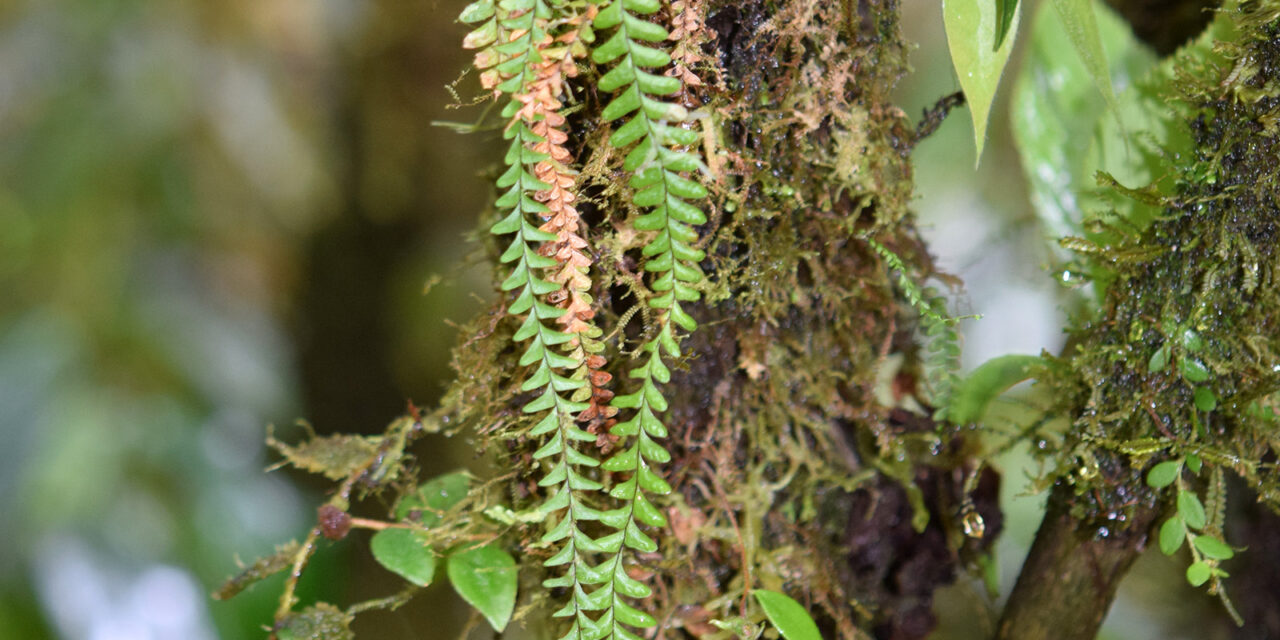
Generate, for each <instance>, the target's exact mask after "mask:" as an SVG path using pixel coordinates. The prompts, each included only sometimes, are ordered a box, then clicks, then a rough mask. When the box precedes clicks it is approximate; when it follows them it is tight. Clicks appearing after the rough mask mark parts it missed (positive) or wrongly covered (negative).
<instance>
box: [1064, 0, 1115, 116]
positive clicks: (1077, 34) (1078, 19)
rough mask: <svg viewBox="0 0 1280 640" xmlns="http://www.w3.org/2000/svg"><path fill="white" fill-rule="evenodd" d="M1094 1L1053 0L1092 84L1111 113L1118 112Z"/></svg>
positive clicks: (1068, 37)
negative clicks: (1094, 10)
mask: <svg viewBox="0 0 1280 640" xmlns="http://www.w3.org/2000/svg"><path fill="white" fill-rule="evenodd" d="M1093 2H1094V0H1053V8H1054V10H1055V11H1056V12H1057V14H1058V20H1059V21H1061V24H1062V28H1063V30H1065V31H1066V33H1067V39H1068V40H1070V41H1071V46H1073V47H1075V50H1076V53H1077V54H1079V56H1080V60H1081V62H1084V66H1085V69H1086V70H1088V72H1089V77H1090V78H1092V79H1093V84H1094V85H1095V86H1097V87H1098V91H1099V92H1100V93H1102V98H1103V99H1104V100H1106V102H1107V105H1108V106H1109V107H1110V108H1111V110H1112V111H1115V110H1116V94H1115V91H1113V90H1112V89H1111V71H1110V67H1109V66H1108V64H1107V52H1106V51H1104V50H1103V49H1102V37H1101V36H1100V35H1099V33H1098V19H1097V17H1096V16H1095V15H1094V12H1093Z"/></svg>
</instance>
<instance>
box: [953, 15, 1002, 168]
mask: <svg viewBox="0 0 1280 640" xmlns="http://www.w3.org/2000/svg"><path fill="white" fill-rule="evenodd" d="M1021 9H1022V7H1015V8H1014V11H1013V17H1012V18H1011V22H1010V24H1009V27H1008V31H1009V32H1014V31H1016V30H1017V28H1018V17H1019V14H1021V12H1022V11H1021ZM996 14H997V11H996V6H995V3H993V2H991V1H990V0H943V2H942V18H943V23H944V25H945V27H946V30H947V47H948V48H949V49H950V50H951V64H952V65H953V66H954V67H955V70H956V75H957V76H958V77H959V79H960V87H961V88H962V89H964V96H965V101H966V102H967V103H968V104H969V115H970V116H971V117H972V119H973V139H974V143H975V144H976V145H977V157H976V158H975V159H974V164H975V165H976V164H977V161H978V158H981V157H982V146H983V143H984V142H985V141H986V137H987V118H988V116H989V115H990V112H991V102H992V100H993V99H995V95H996V87H997V86H998V85H999V84H1000V75H1001V74H1002V73H1003V72H1004V66H1005V63H1006V62H1008V61H1009V53H1010V52H1011V51H1013V38H1005V40H1004V43H1003V44H1001V45H1000V48H998V49H997V48H996V47H995V43H996V33H997V31H998V29H999V18H998V16H997V15H996Z"/></svg>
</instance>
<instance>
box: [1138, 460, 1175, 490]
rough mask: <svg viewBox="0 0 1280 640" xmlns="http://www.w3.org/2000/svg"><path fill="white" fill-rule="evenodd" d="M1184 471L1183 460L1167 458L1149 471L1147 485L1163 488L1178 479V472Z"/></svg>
mask: <svg viewBox="0 0 1280 640" xmlns="http://www.w3.org/2000/svg"><path fill="white" fill-rule="evenodd" d="M1180 471H1182V461H1181V460H1165V461H1164V462H1161V463H1160V464H1157V465H1156V466H1154V467H1151V471H1148V472H1147V485H1148V486H1150V487H1151V488H1152V489H1163V488H1165V487H1167V486H1169V485H1171V484H1173V481H1174V480H1177V479H1178V472H1180Z"/></svg>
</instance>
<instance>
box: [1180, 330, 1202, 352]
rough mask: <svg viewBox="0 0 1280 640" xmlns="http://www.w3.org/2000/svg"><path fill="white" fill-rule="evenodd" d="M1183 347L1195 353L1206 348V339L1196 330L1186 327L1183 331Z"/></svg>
mask: <svg viewBox="0 0 1280 640" xmlns="http://www.w3.org/2000/svg"><path fill="white" fill-rule="evenodd" d="M1182 348H1183V349H1186V350H1187V351H1190V352H1191V353H1195V352H1197V351H1199V350H1201V349H1203V348H1204V339H1203V338H1201V337H1200V334H1198V333H1196V332H1195V331H1193V330H1191V329H1185V330H1183V332H1182Z"/></svg>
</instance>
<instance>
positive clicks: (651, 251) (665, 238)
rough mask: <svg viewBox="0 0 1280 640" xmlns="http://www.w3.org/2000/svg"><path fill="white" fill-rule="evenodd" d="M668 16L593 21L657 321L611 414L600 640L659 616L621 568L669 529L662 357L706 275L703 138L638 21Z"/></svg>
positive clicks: (653, 27)
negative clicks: (625, 413)
mask: <svg viewBox="0 0 1280 640" xmlns="http://www.w3.org/2000/svg"><path fill="white" fill-rule="evenodd" d="M659 8H661V3H660V2H658V1H657V0H614V1H613V2H611V3H609V4H607V5H604V6H603V7H602V8H601V10H600V13H599V15H597V16H596V19H595V21H594V26H595V27H596V28H597V29H601V30H604V29H614V28H616V31H615V32H614V34H613V35H612V36H611V37H610V38H609V39H608V40H607V41H605V42H604V43H603V44H600V45H598V46H597V47H596V48H595V50H594V51H593V52H592V59H593V60H594V61H595V62H596V63H598V64H602V65H603V64H612V67H611V68H610V69H609V71H607V72H606V73H605V74H604V75H602V76H601V77H600V79H599V82H598V86H599V88H600V90H601V91H605V92H615V93H616V95H615V97H614V98H613V99H612V101H610V102H609V103H608V105H606V106H605V107H604V110H603V112H602V114H601V116H602V118H603V119H604V120H605V121H615V120H618V121H621V123H622V124H620V125H619V126H618V128H617V129H616V130H615V131H614V132H613V134H612V135H611V136H610V137H609V144H610V145H611V146H612V147H614V148H616V149H620V150H623V149H627V148H630V151H629V152H628V153H627V155H626V158H625V160H624V161H623V169H625V170H626V171H628V172H630V174H631V177H630V179H629V181H628V184H629V186H630V187H631V189H632V190H633V192H634V195H633V196H632V202H633V203H634V204H635V205H636V206H637V207H639V208H641V209H642V210H643V211H644V213H643V214H642V215H640V216H639V217H638V218H637V219H636V220H635V222H634V227H635V229H637V230H642V231H655V232H657V234H656V235H655V237H654V238H653V240H652V241H650V242H649V243H648V244H647V245H645V247H644V248H643V249H642V254H643V255H644V257H645V258H646V261H645V264H644V270H645V271H646V272H648V273H649V274H650V284H649V287H650V288H651V289H652V290H653V291H654V292H655V295H653V296H650V297H649V306H650V307H652V308H653V309H654V310H655V311H656V312H657V313H656V314H654V316H653V319H652V323H653V326H652V327H650V337H649V338H648V339H647V340H646V341H645V342H644V344H642V345H641V348H640V350H639V353H640V354H641V356H640V358H641V360H642V361H643V363H642V364H640V365H639V366H637V367H635V368H633V369H632V370H631V371H630V374H629V375H630V377H631V378H632V379H633V380H636V381H638V382H639V385H640V388H639V389H638V390H636V391H634V392H632V393H629V394H626V395H620V396H617V397H615V398H614V401H613V406H614V407H616V408H618V409H626V410H630V411H631V412H632V413H631V416H630V418H628V419H626V420H624V421H621V422H619V423H617V424H616V425H615V426H614V427H613V429H612V430H611V433H612V434H613V435H615V436H618V437H619V438H624V439H626V440H627V443H628V446H626V447H625V448H623V449H622V450H620V451H618V452H617V453H615V454H614V455H613V456H612V457H610V458H609V459H608V460H607V461H605V463H604V465H603V467H604V469H605V470H607V471H611V472H615V473H619V474H627V476H626V479H625V480H623V481H621V482H619V483H617V484H616V485H614V486H613V488H612V489H611V490H610V495H611V496H613V497H614V498H615V499H617V500H619V501H620V502H621V503H622V506H621V507H620V508H618V509H615V510H612V511H609V512H607V513H604V514H602V517H601V520H602V522H604V523H605V524H606V525H608V526H610V527H613V528H614V529H615V530H616V532H617V533H615V534H614V535H617V536H621V540H620V542H621V544H620V545H619V547H618V549H617V550H616V552H615V553H613V554H612V556H611V557H609V558H608V559H606V560H605V561H604V562H603V563H601V564H600V565H599V567H598V569H599V571H600V573H601V574H604V575H605V576H607V577H606V580H605V581H604V582H603V583H602V584H601V586H600V587H599V589H597V591H596V592H595V593H593V594H592V596H593V597H597V598H599V599H600V600H601V601H602V602H603V604H604V607H605V610H604V612H603V613H602V615H601V616H600V618H599V619H598V621H597V624H598V625H600V626H601V627H602V628H601V632H602V633H603V634H604V635H603V636H601V637H603V638H609V639H614V640H632V639H635V638H637V637H638V636H637V635H636V634H635V633H634V632H633V631H631V630H630V628H644V627H651V626H653V625H654V624H655V621H654V619H653V617H652V616H650V615H649V614H648V613H645V612H643V611H641V610H639V609H637V608H635V607H633V606H631V605H630V604H628V602H627V601H626V600H625V599H624V598H626V599H639V598H646V597H648V596H649V595H650V593H651V590H650V588H649V587H648V586H647V585H645V584H644V583H642V582H640V581H639V580H636V579H634V578H632V577H631V576H630V575H629V574H628V573H627V568H626V566H624V559H625V558H626V557H627V556H629V555H630V553H629V551H630V552H641V553H649V552H653V551H656V550H657V547H658V545H657V543H656V542H655V541H654V540H653V538H651V537H649V535H647V534H646V533H645V532H644V531H643V530H642V528H641V526H642V525H645V526H649V527H665V526H666V525H667V520H666V517H665V516H663V515H662V512H661V511H659V510H658V508H657V507H656V506H654V504H653V503H652V501H651V500H650V499H649V498H648V495H653V494H658V495H662V494H666V493H669V492H670V491H671V487H670V486H669V485H668V484H667V482H666V481H665V480H663V479H662V477H661V475H660V474H659V473H658V472H656V471H654V468H653V467H654V466H655V465H660V464H664V463H666V462H668V461H669V460H670V458H671V456H670V454H669V453H668V452H667V451H666V449H664V448H663V447H662V445H660V444H659V443H658V440H660V439H662V438H664V437H666V435H667V428H666V426H665V425H664V424H663V423H662V420H661V418H660V416H661V414H662V413H663V412H664V411H666V409H667V400H666V398H665V397H664V396H663V395H662V392H661V390H660V389H659V385H660V384H665V383H667V382H668V381H669V380H670V378H671V372H670V369H669V368H668V367H667V365H666V363H664V362H663V359H664V356H665V357H669V358H678V357H679V356H680V347H679V341H680V335H679V334H678V333H677V327H679V328H681V329H683V330H684V331H693V330H695V329H696V328H697V323H696V322H695V321H694V319H693V317H692V316H690V315H689V314H688V313H687V312H686V311H685V310H684V308H683V306H682V305H683V304H684V303H689V302H694V301H696V300H698V299H699V297H700V293H699V291H698V288H697V285H698V284H699V283H700V282H701V281H702V280H703V278H704V276H703V273H702V270H701V268H700V267H699V266H698V263H699V262H701V261H702V259H703V257H704V255H703V253H702V251H700V250H698V249H696V248H694V246H693V245H694V243H695V242H696V241H697V239H698V233H697V231H696V230H695V229H694V227H695V226H696V225H700V224H703V223H704V222H706V216H705V215H704V214H703V212H702V211H701V210H700V209H699V208H698V207H696V206H694V205H692V204H690V203H689V200H698V199H701V198H705V197H706V196H707V190H706V189H705V188H704V187H703V186H702V185H701V184H699V183H698V182H697V181H695V180H693V179H691V178H689V177H686V175H687V174H689V173H692V172H697V171H699V170H701V169H703V168H704V167H703V163H702V160H701V159H700V158H699V157H698V156H697V155H695V154H693V153H690V152H688V151H686V150H685V148H686V147H689V146H691V145H694V144H696V143H697V141H698V138H699V136H698V133H697V132H695V131H692V130H690V129H687V128H685V127H684V126H682V125H684V124H685V121H686V120H688V113H687V111H686V110H685V109H684V107H682V106H680V105H678V104H673V103H670V102H666V101H664V100H663V99H662V98H663V96H670V95H672V94H675V93H677V92H679V91H680V90H681V89H682V88H683V84H682V82H681V81H680V80H679V79H678V78H672V77H668V76H663V75H659V74H656V73H653V72H651V71H649V70H650V69H655V68H660V67H666V66H667V65H668V64H670V63H671V58H670V56H669V55H668V54H667V53H666V52H664V51H663V50H661V49H658V48H656V47H654V46H652V45H653V44H654V43H658V42H662V41H664V40H666V39H667V38H668V33H667V30H666V29H665V28H663V27H662V26H660V25H657V24H654V23H651V22H648V21H646V20H644V19H642V18H640V17H638V15H647V14H652V13H655V12H656V11H658V9H659Z"/></svg>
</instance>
